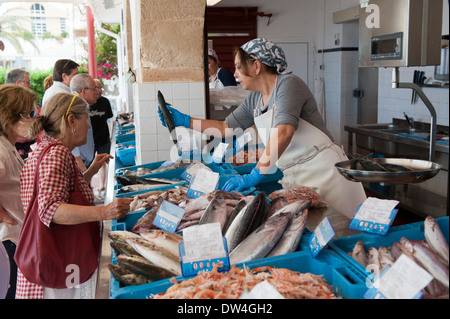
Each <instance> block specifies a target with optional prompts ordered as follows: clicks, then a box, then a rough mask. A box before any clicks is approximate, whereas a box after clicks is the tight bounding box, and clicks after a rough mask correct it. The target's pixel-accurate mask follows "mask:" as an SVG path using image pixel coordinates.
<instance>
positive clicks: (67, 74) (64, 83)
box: [42, 59, 80, 109]
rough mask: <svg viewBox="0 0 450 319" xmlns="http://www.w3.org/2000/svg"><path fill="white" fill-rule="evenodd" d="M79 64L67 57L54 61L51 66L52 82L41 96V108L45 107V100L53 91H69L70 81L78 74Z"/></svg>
mask: <svg viewBox="0 0 450 319" xmlns="http://www.w3.org/2000/svg"><path fill="white" fill-rule="evenodd" d="M79 66H80V65H79V64H78V63H76V62H74V61H72V60H69V59H61V60H58V61H56V62H55V65H54V67H53V84H52V86H51V87H49V88H48V89H47V90H46V91H45V93H44V97H43V98H42V109H44V108H45V102H46V101H47V100H48V99H49V98H50V97H51V96H52V95H53V94H55V93H59V92H67V93H71V90H70V82H71V80H72V78H73V77H74V76H75V75H77V74H78V67H79Z"/></svg>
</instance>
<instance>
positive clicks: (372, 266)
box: [367, 247, 381, 276]
mask: <svg viewBox="0 0 450 319" xmlns="http://www.w3.org/2000/svg"><path fill="white" fill-rule="evenodd" d="M367 269H368V270H370V272H371V273H372V274H374V275H375V276H378V275H379V274H380V270H381V265H380V254H379V252H378V249H376V248H375V247H370V248H369V251H368V255H367Z"/></svg>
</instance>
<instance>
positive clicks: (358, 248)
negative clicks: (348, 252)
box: [352, 240, 367, 268]
mask: <svg viewBox="0 0 450 319" xmlns="http://www.w3.org/2000/svg"><path fill="white" fill-rule="evenodd" d="M352 257H353V259H355V260H356V261H357V262H359V263H360V264H361V265H362V266H363V267H364V268H366V267H367V253H366V249H365V248H364V244H363V241H362V240H358V241H357V242H356V245H355V247H353V251H352Z"/></svg>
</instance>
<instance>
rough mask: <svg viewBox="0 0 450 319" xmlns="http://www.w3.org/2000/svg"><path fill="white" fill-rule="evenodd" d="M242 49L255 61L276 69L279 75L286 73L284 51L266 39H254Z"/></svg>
mask: <svg viewBox="0 0 450 319" xmlns="http://www.w3.org/2000/svg"><path fill="white" fill-rule="evenodd" d="M241 48H242V49H243V50H244V51H245V52H247V53H248V54H250V55H251V56H252V57H253V58H254V59H256V60H259V61H261V62H262V63H264V64H265V65H268V66H270V67H276V68H277V72H278V74H284V73H286V72H285V71H286V69H287V66H288V65H287V62H286V57H285V55H284V51H283V49H282V48H280V47H279V46H278V45H276V44H275V43H273V42H270V41H268V40H267V39H265V38H256V39H253V40H251V41H249V42H247V43H246V44H244V45H243V46H241Z"/></svg>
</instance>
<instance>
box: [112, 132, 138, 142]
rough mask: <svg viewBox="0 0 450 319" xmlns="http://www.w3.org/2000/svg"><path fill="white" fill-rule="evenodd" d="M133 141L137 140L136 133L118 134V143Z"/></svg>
mask: <svg viewBox="0 0 450 319" xmlns="http://www.w3.org/2000/svg"><path fill="white" fill-rule="evenodd" d="M131 141H136V134H135V133H129V134H118V135H116V143H124V142H131Z"/></svg>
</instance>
